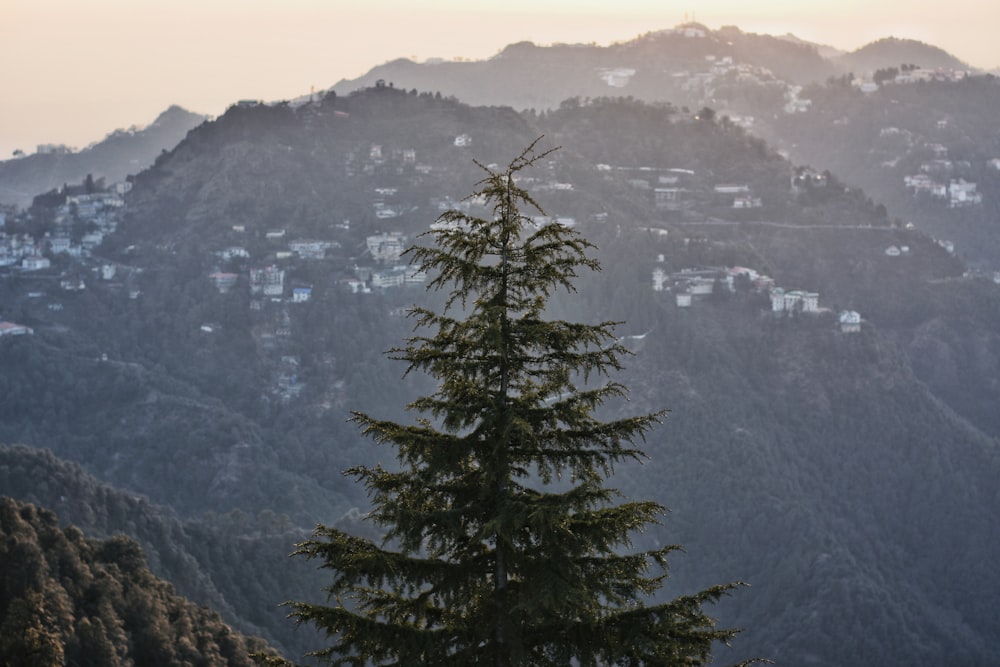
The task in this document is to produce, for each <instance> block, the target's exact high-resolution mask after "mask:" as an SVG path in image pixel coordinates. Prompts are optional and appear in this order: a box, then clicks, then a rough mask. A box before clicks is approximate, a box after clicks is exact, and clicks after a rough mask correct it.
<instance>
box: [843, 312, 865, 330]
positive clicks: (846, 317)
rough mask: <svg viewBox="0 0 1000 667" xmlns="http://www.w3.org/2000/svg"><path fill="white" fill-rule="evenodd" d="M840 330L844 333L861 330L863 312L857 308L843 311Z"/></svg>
mask: <svg viewBox="0 0 1000 667" xmlns="http://www.w3.org/2000/svg"><path fill="white" fill-rule="evenodd" d="M840 330H841V331H842V332H844V333H857V332H859V331H861V314H860V313H858V312H857V311H856V310H844V311H841V313H840Z"/></svg>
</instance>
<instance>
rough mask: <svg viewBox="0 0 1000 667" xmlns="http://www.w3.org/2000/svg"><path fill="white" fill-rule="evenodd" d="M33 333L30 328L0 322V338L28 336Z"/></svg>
mask: <svg viewBox="0 0 1000 667" xmlns="http://www.w3.org/2000/svg"><path fill="white" fill-rule="evenodd" d="M33 333H35V330H34V329H32V328H31V327H27V326H24V325H23V324H16V323H14V322H0V336H28V335H31V334H33Z"/></svg>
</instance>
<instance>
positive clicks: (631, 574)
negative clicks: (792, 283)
mask: <svg viewBox="0 0 1000 667" xmlns="http://www.w3.org/2000/svg"><path fill="white" fill-rule="evenodd" d="M537 143H538V142H537V141H536V142H535V143H534V144H532V145H531V146H530V147H529V148H528V149H526V150H525V151H524V152H523V153H522V154H521V155H520V156H518V157H517V158H516V159H514V160H513V161H512V162H511V163H510V164H509V165H508V166H507V168H506V169H505V170H503V171H494V170H492V169H490V168H488V167H485V166H483V165H479V166H480V167H481V168H482V169H483V170H484V171H485V173H486V176H485V177H484V179H483V180H482V181H481V182H480V183H479V184H478V190H477V191H476V192H475V193H474V197H476V198H477V199H481V200H485V202H486V204H487V210H488V211H489V214H488V215H486V216H484V217H476V216H474V215H471V214H469V213H465V212H462V211H457V210H452V211H447V212H445V213H444V214H442V215H441V216H440V218H439V219H438V222H439V224H438V225H435V228H436V229H435V231H433V232H429V234H432V235H433V236H434V238H435V240H436V243H435V245H433V246H431V247H417V248H411V249H410V251H409V253H410V254H411V255H412V259H413V261H414V263H417V264H420V265H421V266H422V267H423V268H424V269H425V270H427V271H429V272H431V274H432V275H433V276H434V277H433V279H432V280H431V281H430V283H429V287H430V288H432V289H439V290H442V289H443V290H448V298H447V300H446V302H445V305H444V307H443V308H442V310H441V311H440V312H436V311H434V310H430V309H425V308H415V309H414V310H413V311H412V313H413V316H414V317H415V318H416V322H417V325H418V326H417V330H418V331H421V330H429V333H428V335H426V336H422V335H416V336H414V337H412V338H410V339H409V340H408V341H407V344H406V345H405V346H404V347H402V348H399V349H397V350H394V353H395V355H394V356H395V357H396V358H399V359H401V360H404V361H406V362H408V364H409V368H408V371H407V372H409V371H414V370H419V371H424V372H427V373H429V374H430V375H431V376H433V377H435V378H437V379H438V381H439V385H438V388H437V390H436V391H435V392H434V393H433V394H431V395H428V396H424V397H422V398H419V399H417V400H416V401H414V402H413V403H412V404H411V406H410V407H411V408H412V409H413V410H415V411H417V412H419V413H422V414H423V416H422V417H420V418H418V419H417V420H415V423H413V424H410V425H404V424H399V423H395V422H391V421H384V420H380V419H377V418H374V417H371V416H368V415H366V414H361V413H355V414H354V419H355V421H356V422H357V423H358V424H360V426H361V428H362V430H363V432H364V433H365V434H366V435H368V436H370V437H372V438H373V439H374V440H375V441H376V442H378V443H389V444H391V445H393V446H394V447H395V448H396V452H397V457H398V461H399V463H400V465H399V467H398V469H394V470H388V469H385V468H383V467H381V466H375V467H359V468H354V469H352V470H350V471H348V472H349V474H352V475H354V476H356V477H357V478H358V479H360V480H361V481H362V482H363V483H364V484H365V485H366V487H367V488H368V490H369V492H370V494H371V496H372V499H373V504H374V509H373V511H372V512H371V514H370V519H371V520H373V521H374V522H376V523H377V524H378V525H380V526H382V527H383V528H384V529H385V530H386V534H385V539H384V541H382V542H381V543H380V544H376V543H374V542H371V541H369V540H365V539H361V538H358V537H353V536H351V535H348V534H345V533H343V532H341V531H338V530H335V529H332V528H328V527H323V526H321V527H319V528H318V529H317V530H316V532H315V534H314V535H313V538H312V539H310V540H308V541H306V542H304V543H302V544H301V545H299V549H298V551H297V552H296V553H298V554H301V555H305V556H307V557H309V558H318V559H320V560H321V561H322V567H325V568H329V569H330V570H332V571H333V573H334V576H333V582H332V584H331V585H330V587H329V589H328V590H329V593H330V595H331V600H332V601H333V603H334V604H332V605H316V604H306V603H294V611H293V615H294V616H295V617H296V618H297V619H298V620H299V621H302V622H309V623H313V624H315V625H316V626H318V627H319V628H321V629H323V630H325V631H327V632H328V633H329V635H330V636H331V637H332V639H333V645H332V646H329V647H328V648H326V649H323V650H321V651H318V652H317V655H319V656H323V657H326V658H329V659H330V661H331V662H332V663H333V664H336V665H356V666H363V665H371V664H375V665H408V666H412V665H455V666H456V667H468V666H470V665H495V666H497V667H514V666H521V665H552V666H558V667H566V666H567V665H571V664H578V665H581V666H584V667H586V666H597V665H628V666H640V665H680V664H683V665H695V664H702V663H705V662H707V661H708V660H709V658H710V651H711V647H712V643H713V642H715V641H722V642H725V641H727V640H729V639H730V638H731V637H732V636H733V635H734V634H735V631H733V630H722V629H717V628H716V627H715V624H714V621H713V620H712V619H711V618H710V617H709V616H707V615H706V614H705V613H704V612H703V611H702V608H701V607H702V605H703V604H704V603H708V602H712V601H715V600H717V599H718V598H719V597H720V596H722V595H724V594H725V593H726V592H727V591H728V590H730V589H731V588H732V585H723V586H717V587H713V588H710V589H708V590H705V591H702V592H700V593H697V594H695V595H689V596H684V597H679V598H677V599H674V600H673V601H671V602H667V603H663V604H651V603H649V600H650V596H651V595H652V594H653V593H655V592H656V591H657V590H658V589H659V588H660V587H661V586H662V584H663V582H664V579H665V578H666V566H667V561H666V559H667V555H668V554H669V553H670V552H671V551H672V550H674V549H676V548H677V547H674V546H668V547H663V548H660V549H655V550H652V551H644V552H638V553H633V552H632V551H633V550H631V549H630V546H631V545H630V537H631V536H632V535H633V534H634V533H635V532H636V531H640V530H642V529H643V528H644V527H646V526H648V525H649V524H652V523H656V522H657V520H658V517H659V516H660V515H661V513H662V512H663V511H664V508H663V507H662V506H660V505H658V504H657V503H654V502H624V501H621V500H620V499H619V496H620V494H619V493H618V492H617V491H616V490H614V489H612V488H608V487H606V486H605V480H606V478H607V477H609V476H610V475H611V473H612V471H613V468H614V467H615V465H616V464H619V463H622V462H625V461H629V460H638V459H641V458H643V456H644V455H643V453H642V452H641V451H640V450H639V449H637V448H636V447H635V446H634V441H636V440H641V439H642V437H643V436H644V434H645V433H646V432H647V431H648V430H649V429H650V428H651V427H653V426H654V425H655V424H656V423H657V422H658V420H659V418H660V416H661V415H660V414H659V413H657V414H648V415H642V416H637V417H630V418H625V419H617V420H613V421H601V420H599V419H598V418H597V417H596V416H595V410H596V409H597V408H598V407H599V406H600V405H601V404H603V403H604V402H605V401H606V400H607V399H614V398H621V397H623V396H624V394H625V387H623V386H622V385H621V384H619V383H617V382H615V381H614V380H613V379H611V378H610V377H609V373H611V372H613V371H615V370H618V369H619V368H620V362H619V359H620V358H621V357H622V356H623V355H624V354H626V350H625V349H624V348H622V346H620V345H619V344H617V343H616V342H615V338H614V336H613V328H614V323H613V322H603V323H600V324H581V323H573V322H565V321H558V320H548V319H546V313H545V311H546V303H547V301H548V299H549V298H550V297H551V296H552V295H553V293H554V292H555V291H556V290H558V289H566V290H568V291H571V292H572V291H573V279H574V278H575V277H576V275H577V271H578V270H580V269H595V270H596V269H599V266H598V264H597V262H596V261H595V260H594V259H591V258H589V257H588V256H587V252H588V250H590V249H591V248H592V246H591V245H590V244H589V243H588V242H587V241H586V240H584V239H583V238H582V237H581V236H580V235H579V234H578V233H577V232H575V231H574V230H572V229H570V228H567V227H565V226H562V225H559V224H543V225H541V226H538V225H536V224H534V223H533V221H532V220H531V218H529V217H528V216H527V215H526V212H531V213H534V212H536V211H537V212H538V213H542V210H541V207H540V206H539V205H538V204H537V203H536V202H535V200H534V199H533V198H532V196H531V195H530V194H529V193H528V192H527V191H526V190H524V189H522V188H521V187H520V186H519V185H518V183H517V175H518V174H519V172H521V171H522V170H524V169H526V168H528V167H530V166H532V165H534V164H535V163H537V162H538V161H539V160H541V159H543V158H545V157H546V156H547V155H548V154H549V152H548V151H546V152H539V151H538V150H537V146H536V145H537ZM477 164H478V163H477ZM543 215H544V214H543ZM616 502H617V503H618V504H616Z"/></svg>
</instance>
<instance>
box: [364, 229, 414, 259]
mask: <svg viewBox="0 0 1000 667" xmlns="http://www.w3.org/2000/svg"><path fill="white" fill-rule="evenodd" d="M365 243H366V245H367V246H368V252H369V253H371V256H372V259H374V260H375V261H377V262H383V263H386V264H388V263H389V262H398V261H399V258H400V256H401V255H402V254H403V251H404V250H406V236H405V235H403V234H400V233H398V232H397V233H391V234H376V235H374V236H369V237H368V238H366V239H365Z"/></svg>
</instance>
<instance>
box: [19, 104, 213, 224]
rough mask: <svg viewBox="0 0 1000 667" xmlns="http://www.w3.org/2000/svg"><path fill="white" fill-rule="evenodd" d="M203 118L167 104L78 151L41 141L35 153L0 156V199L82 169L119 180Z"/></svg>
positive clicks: (27, 196)
mask: <svg viewBox="0 0 1000 667" xmlns="http://www.w3.org/2000/svg"><path fill="white" fill-rule="evenodd" d="M204 120H205V116H202V115H199V114H195V113H191V112H190V111H186V110H185V109H182V108H181V107H178V106H171V107H170V108H168V109H167V110H165V111H164V112H162V113H161V114H160V115H158V116H157V117H156V119H155V120H154V121H153V122H152V123H150V124H149V125H146V126H145V127H142V128H138V127H134V126H133V127H131V128H128V129H118V130H115V131H114V132H111V133H110V134H108V135H107V136H106V137H104V139H102V140H101V141H98V142H95V143H94V144H91V145H90V146H87V147H86V148H84V149H82V150H80V151H74V150H72V149H69V148H67V147H65V146H41V147H39V149H40V150H39V151H38V152H36V153H33V154H30V155H24V156H22V157H16V158H14V159H9V160H3V161H0V203H2V204H15V205H17V206H22V207H24V206H27V205H28V204H30V203H31V200H32V198H33V197H34V196H35V195H38V194H41V193H43V192H48V191H49V190H51V189H53V188H59V187H61V186H63V185H64V184H66V183H79V182H81V181H82V180H83V179H84V178H85V177H86V176H87V175H88V174H90V175H91V176H92V177H93V178H94V179H103V180H104V182H106V183H107V184H109V185H110V184H111V183H115V182H118V181H123V180H125V177H126V176H128V175H129V174H136V173H139V172H140V171H142V170H143V169H145V168H147V167H148V166H149V165H151V164H152V163H153V160H154V159H156V156H157V155H159V154H160V153H161V152H162V151H164V150H169V149H171V148H173V147H174V146H176V145H177V143H178V142H179V141H180V140H181V139H182V138H184V135H185V134H187V132H188V130H190V129H191V128H193V127H195V126H196V125H198V124H200V123H202V122H204Z"/></svg>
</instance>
